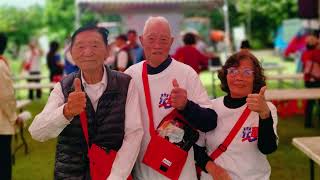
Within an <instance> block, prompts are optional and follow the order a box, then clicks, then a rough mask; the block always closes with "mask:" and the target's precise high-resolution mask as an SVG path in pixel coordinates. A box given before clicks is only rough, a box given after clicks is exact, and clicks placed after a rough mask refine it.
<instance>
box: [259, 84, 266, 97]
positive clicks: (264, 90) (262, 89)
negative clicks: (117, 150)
mask: <svg viewBox="0 0 320 180" xmlns="http://www.w3.org/2000/svg"><path fill="white" fill-rule="evenodd" d="M266 89H267V86H263V87H262V88H261V89H260V92H259V94H260V95H262V96H264V93H265V92H266Z"/></svg>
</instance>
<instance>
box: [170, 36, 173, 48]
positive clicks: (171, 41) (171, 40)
mask: <svg viewBox="0 0 320 180" xmlns="http://www.w3.org/2000/svg"><path fill="white" fill-rule="evenodd" d="M173 41H174V37H171V39H170V47H171V45H172V43H173Z"/></svg>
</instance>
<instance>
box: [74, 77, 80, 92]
mask: <svg viewBox="0 0 320 180" xmlns="http://www.w3.org/2000/svg"><path fill="white" fill-rule="evenodd" d="M73 86H74V91H75V92H81V91H82V89H81V81H80V79H79V78H75V79H74V81H73Z"/></svg>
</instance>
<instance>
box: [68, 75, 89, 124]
mask: <svg viewBox="0 0 320 180" xmlns="http://www.w3.org/2000/svg"><path fill="white" fill-rule="evenodd" d="M73 86H74V88H75V90H74V92H72V93H70V94H69V97H68V101H67V103H66V105H65V106H64V108H63V115H64V116H65V117H66V118H67V119H71V118H72V117H74V116H76V115H79V114H80V113H81V112H82V111H83V110H84V109H85V107H86V94H85V93H84V92H83V91H82V90H81V81H80V79H79V78H75V79H74V81H73Z"/></svg>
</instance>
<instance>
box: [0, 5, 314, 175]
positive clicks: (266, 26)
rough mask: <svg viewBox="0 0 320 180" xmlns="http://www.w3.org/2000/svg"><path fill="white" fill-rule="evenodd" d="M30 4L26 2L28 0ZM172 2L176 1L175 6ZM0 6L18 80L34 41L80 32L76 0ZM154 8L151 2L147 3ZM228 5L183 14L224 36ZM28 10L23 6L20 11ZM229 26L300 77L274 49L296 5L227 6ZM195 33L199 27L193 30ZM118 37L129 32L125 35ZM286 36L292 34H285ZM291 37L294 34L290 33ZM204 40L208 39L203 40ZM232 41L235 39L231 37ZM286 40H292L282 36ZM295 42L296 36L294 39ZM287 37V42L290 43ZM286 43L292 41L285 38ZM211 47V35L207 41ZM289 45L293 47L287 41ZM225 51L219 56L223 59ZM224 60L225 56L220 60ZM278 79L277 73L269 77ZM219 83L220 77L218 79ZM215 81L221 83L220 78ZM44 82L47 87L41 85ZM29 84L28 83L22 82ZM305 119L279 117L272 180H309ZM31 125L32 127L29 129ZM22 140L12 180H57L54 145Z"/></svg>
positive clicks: (205, 76)
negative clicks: (302, 142) (297, 140)
mask: <svg viewBox="0 0 320 180" xmlns="http://www.w3.org/2000/svg"><path fill="white" fill-rule="evenodd" d="M26 1H28V0H26ZM172 1H174V0H172ZM31 2H32V3H30V4H28V3H24V1H18V0H15V1H10V3H9V1H8V2H6V1H1V3H0V31H1V32H6V33H7V34H8V36H9V41H10V43H9V47H8V49H7V52H6V54H5V55H6V56H7V57H9V59H10V64H11V69H12V71H13V73H14V75H19V74H20V66H21V62H22V60H23V57H22V55H21V54H23V53H21V52H23V50H24V48H25V47H26V44H27V43H28V42H29V41H30V40H31V39H33V38H41V37H45V39H47V41H50V40H57V41H59V42H60V43H61V44H63V43H64V41H65V38H66V37H68V36H69V35H70V33H72V32H73V30H74V29H75V26H76V11H77V7H76V2H75V1H72V0H46V1H34V2H33V1H31ZM149 2H151V1H149ZM224 3H225V2H224V1H217V5H215V6H217V7H214V8H212V9H210V10H202V9H193V10H189V11H186V12H183V15H184V17H185V18H193V17H202V18H206V19H209V20H210V21H209V26H208V27H209V28H210V30H211V29H212V30H220V31H224V32H226V26H225V23H226V21H225V14H224V13H225V11H224V10H225V8H223V7H225V6H223V5H226V4H224ZM22 4H24V5H22ZM227 9H228V19H229V21H228V24H229V28H230V29H231V30H230V32H229V33H230V35H231V34H232V28H233V27H242V29H244V30H245V33H244V34H245V38H247V39H249V40H250V42H251V46H252V48H253V50H252V51H253V53H254V54H255V55H256V56H257V57H258V58H259V60H261V61H263V62H265V63H277V64H281V65H284V66H285V70H284V73H289V74H290V73H291V74H292V73H296V63H295V62H294V58H292V57H286V58H285V57H284V56H283V54H282V53H283V49H277V48H275V47H276V46H275V39H276V37H277V35H279V33H278V32H279V28H281V27H283V25H284V24H286V22H288V21H289V22H292V20H293V21H294V22H297V21H298V23H296V24H295V25H294V27H296V26H298V25H297V24H299V23H301V24H302V22H300V21H301V19H300V18H299V13H298V1H297V0H277V1H269V0H228V1H227ZM120 20H121V17H119V16H118V15H114V14H111V15H110V14H108V15H104V14H101V13H95V12H93V11H90V10H89V9H85V8H84V9H82V15H81V17H80V19H79V23H80V24H86V23H89V22H117V21H120ZM301 26H302V25H301ZM193 28H195V27H193ZM119 31H123V32H125V29H120V30H119ZM287 32H288V30H287ZM291 33H292V32H291ZM204 35H205V34H204ZM231 36H232V35H231ZM283 36H285V37H286V36H288V35H283ZM291 36H293V35H291ZM285 37H284V39H286V38H285ZM287 38H288V37H287ZM205 39H206V42H207V43H209V44H210V40H209V34H207V36H206V37H205ZM286 43H289V40H287V42H286ZM229 48H230V49H228V50H230V51H231V52H232V51H236V50H237V45H236V44H233V45H230V47H229ZM225 51H227V50H226V49H223V50H222V51H221V52H217V53H221V54H223V53H225ZM222 57H225V56H222ZM42 62H43V63H42V67H43V68H42V72H41V73H42V74H43V75H48V70H47V67H46V64H45V59H44V58H43V61H42ZM271 73H276V72H271ZM211 76H212V74H211V73H210V72H209V71H205V72H203V73H201V74H200V78H201V81H202V82H203V84H204V85H205V87H206V89H207V91H208V94H209V95H211V94H212V91H213V88H212V87H213V86H212V77H211ZM215 78H216V77H215ZM216 79H217V78H216ZM42 82H49V80H43V81H42ZM215 82H216V83H217V84H216V85H217V88H216V89H215V92H216V94H217V95H218V96H222V95H224V93H223V92H222V91H221V90H220V88H219V83H218V80H216V81H215ZM21 83H26V82H21ZM278 83H279V82H278V81H270V82H268V88H270V89H273V88H278V86H279V84H278ZM292 87H293V82H292V81H290V80H288V81H285V82H284V83H283V86H282V88H292ZM298 88H303V82H302V81H299V82H298ZM44 92H45V93H44V96H43V97H42V98H41V99H37V100H34V101H33V102H32V103H31V104H30V105H28V106H27V107H26V108H25V109H27V110H29V111H30V112H31V113H32V115H33V116H35V115H36V114H37V113H39V112H40V111H41V110H42V108H43V107H44V105H45V104H46V101H47V98H48V96H49V90H45V91H44ZM16 95H17V99H25V98H27V92H24V91H17V92H16ZM318 111H319V108H318ZM303 121H304V116H303V114H301V113H300V114H294V115H291V116H287V117H280V118H279V124H278V135H279V137H280V139H279V147H278V150H277V151H276V152H275V153H273V154H271V155H269V156H268V159H269V161H270V164H271V167H272V174H271V179H272V180H278V179H279V180H280V179H281V180H287V179H288V180H291V179H297V180H300V179H309V159H308V158H307V157H306V156H305V155H304V154H303V153H301V152H300V151H298V150H297V149H296V148H295V147H293V145H292V144H291V143H292V138H293V137H301V136H319V135H320V131H319V128H320V122H319V121H316V124H315V125H316V126H315V128H311V129H305V128H304V127H303V123H304V122H303ZM30 123H31V121H29V122H28V123H27V125H26V128H27V127H28V125H29V124H30ZM24 135H25V137H26V139H27V143H28V145H29V153H28V154H25V153H24V151H23V150H19V151H17V153H16V156H15V164H14V165H13V179H14V180H29V179H30V180H47V179H53V166H54V156H55V144H56V139H53V140H49V141H47V142H44V143H40V142H36V141H34V140H32V139H31V137H30V134H29V133H28V132H27V131H25V132H24ZM18 143H20V139H19V137H16V138H15V140H14V143H13V147H15V146H16V145H17V144H18ZM315 172H316V179H320V175H319V172H320V171H319V167H318V166H316V170H315Z"/></svg>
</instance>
